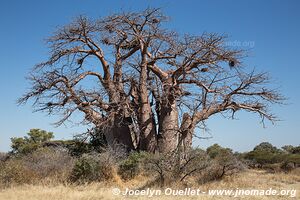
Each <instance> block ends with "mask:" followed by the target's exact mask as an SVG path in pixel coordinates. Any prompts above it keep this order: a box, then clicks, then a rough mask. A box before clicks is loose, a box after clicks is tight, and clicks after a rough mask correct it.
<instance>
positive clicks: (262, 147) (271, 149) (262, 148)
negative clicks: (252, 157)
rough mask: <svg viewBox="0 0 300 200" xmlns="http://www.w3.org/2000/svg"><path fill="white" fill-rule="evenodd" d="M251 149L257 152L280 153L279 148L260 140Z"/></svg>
mask: <svg viewBox="0 0 300 200" xmlns="http://www.w3.org/2000/svg"><path fill="white" fill-rule="evenodd" d="M253 151H257V152H268V153H280V152H281V151H280V149H278V148H276V147H275V146H273V145H272V144H270V143H269V142H262V143H260V144H259V145H257V146H256V147H254V149H253Z"/></svg>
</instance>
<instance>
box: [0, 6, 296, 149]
mask: <svg viewBox="0 0 300 200" xmlns="http://www.w3.org/2000/svg"><path fill="white" fill-rule="evenodd" d="M149 6H150V7H160V8H162V10H163V12H164V13H165V14H166V15H168V16H170V18H171V21H170V23H169V24H168V25H167V26H168V27H169V28H171V29H173V30H176V31H178V32H180V33H185V32H188V33H192V34H201V33H203V32H204V31H205V32H217V33H221V34H227V35H228V36H230V38H229V41H230V42H232V43H233V44H238V45H240V46H241V47H242V48H246V49H249V50H250V53H249V57H248V58H246V59H245V60H244V63H245V64H246V66H248V67H249V69H252V68H253V67H255V68H256V69H258V70H264V71H269V72H270V74H271V75H272V77H273V78H274V85H275V86H278V87H279V88H280V90H281V91H282V93H283V94H284V95H285V96H286V97H287V98H288V101H287V105H285V106H276V105H275V106H273V107H272V110H273V111H274V112H275V113H276V114H277V115H278V116H279V117H280V118H281V119H282V121H280V122H278V123H277V124H276V125H274V126H273V125H271V124H269V123H267V128H263V127H262V125H261V124H260V123H259V119H258V118H256V116H254V115H251V114H248V113H241V114H239V115H237V116H238V118H239V119H238V120H227V119H223V118H221V117H213V118H212V119H210V120H208V125H209V128H210V134H211V135H212V136H213V138H212V139H209V140H196V141H195V143H194V144H195V145H196V146H199V147H203V148H205V147H207V146H208V145H211V144H213V143H219V144H221V145H223V146H226V147H230V148H233V149H234V150H238V151H247V150H250V149H252V148H253V147H254V146H255V145H256V144H258V143H260V142H262V141H269V142H271V143H273V144H275V145H277V146H279V147H280V146H283V145H285V144H292V145H299V143H300V134H299V122H300V120H299V119H300V117H299V114H300V106H299V104H298V103H299V99H300V92H299V91H300V90H299V89H298V87H299V86H300V77H299V74H300V68H299V57H300V50H299V47H300V37H299V35H300V23H299V19H300V12H299V9H300V2H299V1H296V0H295V1H291V0H288V1H275V0H274V1H259V0H256V1H250V0H249V1H248V0H245V1H238V0H236V1H233V0H228V1H224V0H218V1H217V0H208V1H197V0H194V1H192V0H190V1H189V0H185V1H183V0H182V1H179V0H177V1H176V0H167V1H163V0H161V1H154V0H151V1H150V0H147V1H146V0H144V1H142V0H140V1H137V0H136V1H133V0H131V1H116V0H110V1H101V0H63V1H62V0H43V1H40V0H26V1H17V0H9V1H8V0H6V1H1V5H0V25H1V28H0V31H1V32H0V36H1V37H0V44H1V46H0V56H1V64H0V65H1V77H0V92H1V98H0V112H1V115H0V125H1V126H0V151H8V150H9V145H10V138H11V137H21V136H24V135H25V134H26V133H27V132H28V130H29V129H31V128H41V129H45V130H48V131H53V132H54V133H55V137H56V138H57V139H60V138H65V139H67V138H71V137H72V135H73V134H75V133H80V132H81V131H83V130H85V127H80V126H76V125H72V124H68V126H66V127H65V126H64V127H58V128H55V127H54V126H53V125H51V123H53V122H54V121H55V120H56V119H57V118H56V117H55V116H46V115H45V113H33V112H32V108H31V106H30V105H25V106H17V104H16V100H17V98H18V97H20V96H21V95H22V94H23V93H24V92H25V91H26V89H28V88H29V85H28V83H27V82H26V80H25V78H24V77H25V76H26V75H27V73H28V72H29V71H30V68H31V67H32V66H33V65H34V64H36V63H39V62H41V61H43V60H45V59H46V58H47V52H48V49H47V48H46V45H45V42H44V39H45V38H46V37H48V36H50V35H51V33H52V32H54V31H55V28H56V27H57V26H60V25H64V24H66V23H68V22H70V21H71V20H72V19H73V18H74V17H75V16H77V15H79V14H85V15H88V16H90V17H93V18H96V17H101V16H106V15H109V14H113V13H115V12H120V11H128V10H129V11H136V10H142V9H145V8H147V7H149Z"/></svg>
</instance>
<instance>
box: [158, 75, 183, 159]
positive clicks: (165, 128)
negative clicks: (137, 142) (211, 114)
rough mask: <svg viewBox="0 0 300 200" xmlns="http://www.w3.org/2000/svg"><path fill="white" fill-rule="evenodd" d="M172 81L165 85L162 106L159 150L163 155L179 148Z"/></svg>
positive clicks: (176, 112) (176, 113) (176, 111)
mask: <svg viewBox="0 0 300 200" xmlns="http://www.w3.org/2000/svg"><path fill="white" fill-rule="evenodd" d="M177 109H178V108H177V104H176V99H175V95H174V87H173V86H172V83H171V80H167V83H165V84H164V98H163V99H162V102H161V105H160V113H159V137H158V143H159V145H158V148H159V152H161V153H168V152H172V151H174V150H175V149H176V148H177V147H178V136H179V129H178V110H177Z"/></svg>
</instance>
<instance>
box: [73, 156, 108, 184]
mask: <svg viewBox="0 0 300 200" xmlns="http://www.w3.org/2000/svg"><path fill="white" fill-rule="evenodd" d="M112 177H113V164H112V163H111V162H110V159H109V158H108V157H107V155H106V154H96V153H94V154H84V155H82V156H81V157H80V158H79V159H78V160H77V161H76V162H75V165H74V167H73V169H72V172H71V176H70V180H71V181H72V182H78V183H85V182H93V181H104V180H109V179H111V178H112Z"/></svg>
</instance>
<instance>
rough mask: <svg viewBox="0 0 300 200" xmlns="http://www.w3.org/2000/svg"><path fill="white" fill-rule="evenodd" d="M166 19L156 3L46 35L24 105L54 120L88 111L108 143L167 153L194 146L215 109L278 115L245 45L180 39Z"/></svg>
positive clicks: (275, 99)
mask: <svg viewBox="0 0 300 200" xmlns="http://www.w3.org/2000/svg"><path fill="white" fill-rule="evenodd" d="M167 21H168V17H166V16H164V15H163V14H162V13H161V11H160V10H159V9H146V10H144V11H142V12H125V13H120V14H114V15H111V16H107V17H104V18H100V19H96V20H92V19H89V18H87V17H85V16H79V17H78V18H76V19H75V20H74V21H73V22H71V23H70V24H67V25H66V26H63V27H61V28H59V29H57V31H56V32H55V33H54V34H53V35H52V36H51V37H49V38H48V40H47V41H48V44H49V49H50V57H49V59H48V60H46V61H45V62H42V63H40V64H37V65H36V66H35V67H34V69H33V71H32V73H31V74H30V76H29V77H28V78H29V80H30V82H31V85H32V88H31V89H30V90H29V91H28V92H27V93H25V94H24V96H23V97H21V98H20V100H19V103H25V102H27V101H28V100H29V99H32V100H33V105H34V106H35V109H36V111H46V112H48V113H49V114H61V115H62V118H61V120H60V121H58V122H57V125H61V124H63V123H65V122H66V121H67V120H70V119H71V116H72V115H74V114H75V113H77V112H80V113H83V115H84V119H83V121H82V123H88V124H91V125H92V126H93V127H94V128H95V130H96V131H93V133H92V134H102V135H104V136H105V139H106V140H107V142H108V144H109V145H113V144H115V143H118V144H122V145H124V146H126V147H127V149H128V150H131V149H135V150H145V151H149V152H154V151H159V152H163V153H164V152H170V151H174V150H176V149H178V148H181V149H183V150H184V151H185V150H187V149H189V148H190V147H191V145H192V138H193V136H194V135H195V134H196V131H195V130H197V127H199V126H201V125H203V124H204V122H205V120H207V119H208V118H210V117H211V116H212V115H215V114H222V115H224V116H227V117H231V118H234V115H235V113H236V112H238V111H241V110H244V111H247V112H251V113H256V114H258V116H259V117H260V118H261V120H262V122H263V121H264V120H265V119H267V120H270V121H272V122H274V121H276V119H277V118H276V116H275V115H274V114H273V113H272V112H270V110H269V106H270V105H271V104H274V103H275V104H276V103H282V101H283V100H284V98H283V97H282V96H281V95H280V94H279V93H278V92H277V91H276V90H274V89H272V88H269V80H270V79H269V76H268V74H267V73H264V72H255V71H254V70H252V69H250V70H249V69H248V68H246V67H244V65H243V63H242V59H243V57H244V56H245V52H244V51H243V50H240V49H234V48H231V47H228V46H226V37H225V36H223V35H219V34H215V33H203V34H201V35H190V34H184V35H181V34H179V33H177V32H175V31H172V30H169V29H167V28H165V26H164V24H165V23H166V22H167Z"/></svg>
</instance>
